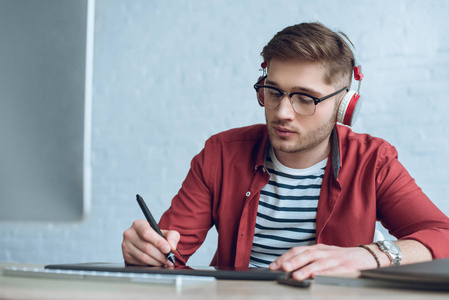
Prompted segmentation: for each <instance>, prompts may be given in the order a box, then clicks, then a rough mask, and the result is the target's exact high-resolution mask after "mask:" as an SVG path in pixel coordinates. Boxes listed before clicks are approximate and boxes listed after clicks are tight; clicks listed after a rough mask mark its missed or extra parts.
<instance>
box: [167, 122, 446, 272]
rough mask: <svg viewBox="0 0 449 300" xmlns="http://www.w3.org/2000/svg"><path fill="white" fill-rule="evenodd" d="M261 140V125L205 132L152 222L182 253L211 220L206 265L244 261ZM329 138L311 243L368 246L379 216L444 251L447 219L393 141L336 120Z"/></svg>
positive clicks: (263, 179) (259, 178) (259, 179)
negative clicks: (169, 233) (175, 234)
mask: <svg viewBox="0 0 449 300" xmlns="http://www.w3.org/2000/svg"><path fill="white" fill-rule="evenodd" d="M268 141H269V139H268V133H267V130H266V126H265V125H262V124H260V125H254V126H249V127H244V128H236V129H231V130H228V131H225V132H222V133H219V134H217V135H214V136H212V137H211V138H209V139H208V140H207V141H206V145H205V147H204V149H203V150H202V151H201V152H200V153H199V154H198V155H196V156H195V157H194V158H193V160H192V162H191V168H190V171H189V173H188V174H187V177H186V179H185V181H184V182H183V184H182V187H181V189H180V190H179V193H178V194H177V195H176V196H175V197H174V198H173V200H172V203H171V206H170V208H169V209H168V210H167V211H166V212H165V213H164V215H163V216H162V218H161V221H160V224H159V225H160V227H161V228H163V229H173V230H177V231H179V233H180V234H181V240H180V242H179V244H178V249H179V250H180V251H181V253H182V254H183V255H184V256H185V257H186V259H188V257H190V256H191V255H192V254H193V253H194V252H195V251H196V250H197V249H198V248H199V246H200V245H201V244H202V242H203V241H204V239H205V237H206V234H207V232H208V231H209V229H210V228H211V227H212V226H213V225H215V227H216V229H217V231H218V246H217V251H216V253H215V256H214V258H213V260H212V262H211V265H215V266H236V267H247V266H248V264H249V257H250V253H251V247H252V242H253V237H254V228H255V224H256V213H257V207H258V203H259V196H260V191H261V189H262V187H263V186H265V185H266V184H267V183H268V180H269V174H268V173H267V170H266V169H265V167H264V158H265V152H266V149H267V145H268ZM331 141H332V150H331V153H330V154H329V159H328V163H327V167H326V170H325V173H324V178H323V182H322V186H321V193H320V198H319V201H318V210H317V218H316V242H317V243H322V244H327V245H336V246H342V247H354V246H357V245H360V244H370V243H372V242H373V236H374V231H375V222H376V220H379V221H381V222H382V224H383V226H385V228H387V229H388V230H389V232H390V234H392V235H394V236H395V237H397V238H398V239H413V240H417V241H419V242H421V243H422V244H424V245H425V246H426V247H427V248H428V249H429V250H430V251H431V252H432V255H433V257H434V258H443V257H449V219H448V217H447V216H446V215H444V214H443V213H442V212H441V211H440V210H439V209H438V208H437V207H436V206H435V205H434V204H433V203H432V202H431V201H430V200H429V199H428V198H427V196H426V195H425V194H424V193H423V192H422V190H421V189H420V188H419V187H418V186H417V185H416V183H415V181H414V179H413V178H412V177H411V176H410V175H409V174H408V172H407V171H406V170H405V168H404V167H403V166H402V165H401V163H399V161H398V158H397V152H396V149H395V148H394V147H393V146H391V145H390V144H389V143H387V142H386V141H384V140H382V139H379V138H375V137H372V136H370V135H367V134H357V133H354V132H353V131H352V130H351V129H350V128H348V127H345V126H340V125H336V126H335V129H334V131H333V133H332V137H331ZM176 254H177V253H176ZM177 258H178V259H180V260H181V261H183V260H182V259H181V258H180V257H177ZM184 263H185V261H184Z"/></svg>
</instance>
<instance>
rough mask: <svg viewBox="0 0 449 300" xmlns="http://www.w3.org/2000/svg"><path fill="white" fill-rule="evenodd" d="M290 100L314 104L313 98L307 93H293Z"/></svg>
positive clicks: (302, 103) (303, 103)
mask: <svg viewBox="0 0 449 300" xmlns="http://www.w3.org/2000/svg"><path fill="white" fill-rule="evenodd" d="M292 100H293V101H294V102H297V103H298V104H301V105H312V104H315V101H313V98H312V97H310V96H307V95H303V94H294V95H293V96H292Z"/></svg>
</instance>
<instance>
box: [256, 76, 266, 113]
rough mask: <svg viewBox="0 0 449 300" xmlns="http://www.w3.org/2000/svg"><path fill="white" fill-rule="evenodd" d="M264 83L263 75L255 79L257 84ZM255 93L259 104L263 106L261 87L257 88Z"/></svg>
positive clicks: (263, 99) (263, 96) (263, 98)
mask: <svg viewBox="0 0 449 300" xmlns="http://www.w3.org/2000/svg"><path fill="white" fill-rule="evenodd" d="M264 83H265V76H260V77H259V79H257V84H264ZM256 95H257V101H258V102H259V105H260V106H262V107H263V106H264V103H265V95H264V94H263V89H259V90H258V91H257V92H256Z"/></svg>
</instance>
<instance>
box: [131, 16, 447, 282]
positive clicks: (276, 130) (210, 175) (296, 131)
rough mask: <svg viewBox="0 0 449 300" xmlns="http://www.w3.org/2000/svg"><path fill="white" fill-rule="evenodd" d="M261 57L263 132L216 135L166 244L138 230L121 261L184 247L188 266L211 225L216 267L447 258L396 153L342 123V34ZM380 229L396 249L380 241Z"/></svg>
mask: <svg viewBox="0 0 449 300" xmlns="http://www.w3.org/2000/svg"><path fill="white" fill-rule="evenodd" d="M262 56H263V59H264V63H263V67H264V68H266V77H264V78H261V79H260V80H259V81H258V84H256V85H255V88H256V91H257V93H258V96H259V102H260V104H261V105H263V106H264V107H265V116H266V125H254V126H249V127H245V128H237V129H232V130H229V131H226V132H223V133H220V134H217V135H215V136H212V137H211V138H210V139H209V140H208V141H207V142H206V145H205V147H204V149H203V150H202V151H201V152H200V153H199V154H198V155H197V156H195V157H194V158H193V160H192V163H191V169H190V171H189V173H188V175H187V178H186V180H185V181H184V183H183V185H182V187H181V189H180V191H179V193H178V194H177V195H176V196H175V197H174V199H173V201H172V204H171V207H170V208H169V209H168V210H167V212H165V213H164V215H163V216H162V218H161V221H160V224H159V225H160V227H161V228H162V229H163V230H162V231H163V233H164V235H165V237H166V240H165V239H164V238H162V237H160V236H159V235H158V234H157V233H155V232H154V231H153V230H152V229H151V228H150V226H149V225H148V223H147V222H146V221H143V220H138V221H135V222H134V223H133V225H132V226H131V228H129V229H128V230H126V231H125V232H124V238H123V243H122V250H123V256H124V259H125V262H127V263H129V264H149V265H166V266H171V265H172V264H171V263H170V262H169V261H168V260H167V258H166V256H165V254H166V253H168V252H169V251H170V250H175V249H176V248H178V249H179V251H180V252H181V253H182V254H184V256H185V259H183V258H182V257H177V259H178V260H179V261H180V262H181V263H186V260H187V259H188V257H189V256H191V255H192V254H193V253H194V252H195V251H196V250H197V249H198V247H199V246H200V245H201V243H202V242H203V241H204V239H205V237H206V234H207V232H208V230H209V229H210V228H211V227H212V226H213V225H215V227H216V229H217V231H218V247H217V252H216V254H215V256H214V258H213V260H212V262H211V265H219V266H236V267H248V266H257V267H269V268H271V269H283V270H285V271H294V272H293V277H294V278H295V279H298V280H302V279H305V278H308V277H310V276H314V275H318V274H320V275H323V274H334V273H340V272H351V271H355V270H360V269H367V268H375V267H376V266H377V267H379V266H382V267H384V266H389V265H391V264H405V263H412V262H420V261H426V260H431V259H432V258H442V257H449V219H448V218H447V217H446V216H445V215H444V214H443V213H442V212H441V211H440V210H439V209H438V208H437V207H436V206H435V205H433V204H432V202H431V201H430V200H429V199H428V198H427V197H426V196H425V195H424V193H423V192H422V191H421V189H420V188H419V187H418V186H417V185H416V184H415V182H414V180H413V178H411V176H410V175H409V174H408V173H407V171H406V170H405V169H404V167H403V166H402V165H401V164H400V163H399V161H398V160H397V153H396V150H395V148H394V147H392V146H391V145H390V144H388V143H387V142H385V141H384V140H381V139H378V138H374V137H371V136H369V135H366V134H356V133H354V132H352V131H351V130H350V129H349V127H346V126H342V125H337V124H336V121H337V117H338V118H339V119H340V116H338V114H339V108H340V105H342V104H341V102H342V101H346V100H343V99H346V98H345V97H344V96H345V95H347V94H348V93H350V92H348V87H350V86H351V79H352V72H353V68H354V56H353V53H352V51H351V49H350V47H349V46H348V44H347V42H346V41H345V38H343V36H342V34H339V33H336V32H334V31H331V30H330V29H328V28H326V27H325V26H323V25H322V24H320V23H302V24H299V25H295V26H291V27H287V28H285V29H284V30H283V31H281V32H279V33H278V34H276V35H275V36H274V37H273V39H272V40H271V41H270V42H269V43H268V44H267V45H266V46H265V47H264V49H263V52H262ZM356 75H358V74H356ZM343 106H344V104H343ZM376 220H380V221H381V222H382V223H383V224H384V226H385V227H386V228H387V229H388V230H389V231H390V233H391V234H393V235H394V236H395V237H397V238H398V240H397V241H394V242H392V241H384V242H381V243H379V244H376V243H373V235H374V231H375V222H376ZM174 252H175V253H176V251H174Z"/></svg>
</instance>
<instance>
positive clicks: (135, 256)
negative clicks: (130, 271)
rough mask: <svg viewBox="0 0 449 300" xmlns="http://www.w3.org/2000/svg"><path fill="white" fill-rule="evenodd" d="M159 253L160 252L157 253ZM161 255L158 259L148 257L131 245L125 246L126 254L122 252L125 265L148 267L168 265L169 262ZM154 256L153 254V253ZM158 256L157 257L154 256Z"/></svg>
mask: <svg viewBox="0 0 449 300" xmlns="http://www.w3.org/2000/svg"><path fill="white" fill-rule="evenodd" d="M159 253H160V252H159ZM160 254H161V255H160V256H159V257H158V258H155V257H153V256H150V255H148V254H147V253H145V252H143V251H141V250H140V249H138V248H137V247H135V246H134V245H133V244H129V245H127V249H126V252H125V251H124V255H123V256H124V258H125V262H126V263H127V264H133V265H150V266H164V265H169V263H170V262H169V261H168V260H167V258H165V256H164V255H163V254H162V253H160ZM153 255H154V253H153ZM156 256H158V255H156Z"/></svg>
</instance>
